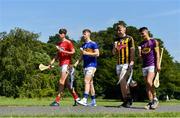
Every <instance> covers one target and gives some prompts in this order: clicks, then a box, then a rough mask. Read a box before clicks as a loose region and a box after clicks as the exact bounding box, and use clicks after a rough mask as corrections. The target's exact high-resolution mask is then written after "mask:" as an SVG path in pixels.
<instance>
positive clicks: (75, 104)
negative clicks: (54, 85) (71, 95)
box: [73, 98, 80, 106]
mask: <svg viewBox="0 0 180 118" xmlns="http://www.w3.org/2000/svg"><path fill="white" fill-rule="evenodd" d="M77 101H80V98H77V99H76V100H74V104H73V106H78V104H77Z"/></svg>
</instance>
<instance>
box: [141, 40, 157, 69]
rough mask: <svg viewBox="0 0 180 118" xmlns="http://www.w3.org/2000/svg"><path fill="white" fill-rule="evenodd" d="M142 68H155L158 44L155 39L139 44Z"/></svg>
mask: <svg viewBox="0 0 180 118" xmlns="http://www.w3.org/2000/svg"><path fill="white" fill-rule="evenodd" d="M139 46H140V47H141V55H142V59H143V67H148V66H155V63H156V52H155V48H157V47H158V43H157V41H156V40H155V39H150V40H145V41H143V42H141V43H140V45H139Z"/></svg>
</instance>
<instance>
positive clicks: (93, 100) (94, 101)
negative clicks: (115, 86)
mask: <svg viewBox="0 0 180 118" xmlns="http://www.w3.org/2000/svg"><path fill="white" fill-rule="evenodd" d="M91 100H92V102H93V103H96V99H95V95H93V96H91Z"/></svg>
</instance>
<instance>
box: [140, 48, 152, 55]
mask: <svg viewBox="0 0 180 118" xmlns="http://www.w3.org/2000/svg"><path fill="white" fill-rule="evenodd" d="M150 51H151V48H149V47H146V48H143V49H142V53H143V54H148V53H150Z"/></svg>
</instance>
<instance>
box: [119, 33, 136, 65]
mask: <svg viewBox="0 0 180 118" xmlns="http://www.w3.org/2000/svg"><path fill="white" fill-rule="evenodd" d="M116 41H117V46H119V47H121V48H120V51H118V59H117V64H129V63H130V49H131V48H135V46H134V39H133V38H132V37H131V36H129V35H126V36H125V37H122V38H121V37H119V38H116Z"/></svg>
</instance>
